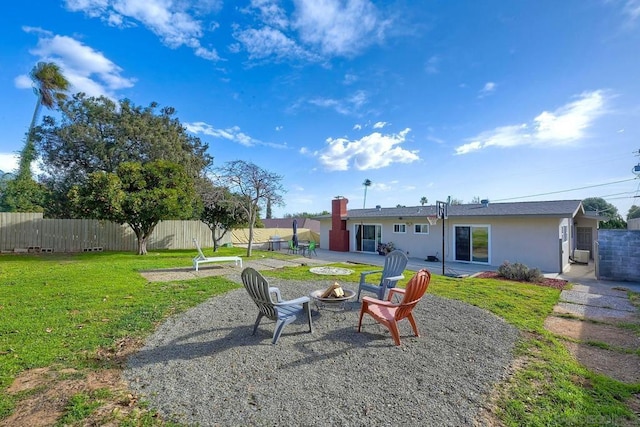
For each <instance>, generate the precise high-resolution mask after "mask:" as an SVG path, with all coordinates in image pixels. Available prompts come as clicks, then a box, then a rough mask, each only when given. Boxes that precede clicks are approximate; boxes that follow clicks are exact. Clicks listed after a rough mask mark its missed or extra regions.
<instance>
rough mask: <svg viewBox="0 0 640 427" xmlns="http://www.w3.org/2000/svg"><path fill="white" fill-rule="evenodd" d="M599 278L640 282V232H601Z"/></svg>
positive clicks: (599, 241)
mask: <svg viewBox="0 0 640 427" xmlns="http://www.w3.org/2000/svg"><path fill="white" fill-rule="evenodd" d="M598 278H599V279H604V280H625V281H632V282H640V230H599V233H598Z"/></svg>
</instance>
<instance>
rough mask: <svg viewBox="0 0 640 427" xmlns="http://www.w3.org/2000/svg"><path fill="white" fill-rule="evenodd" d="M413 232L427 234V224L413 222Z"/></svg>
mask: <svg viewBox="0 0 640 427" xmlns="http://www.w3.org/2000/svg"><path fill="white" fill-rule="evenodd" d="M413 234H429V224H414V226H413Z"/></svg>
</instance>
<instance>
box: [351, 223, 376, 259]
mask: <svg viewBox="0 0 640 427" xmlns="http://www.w3.org/2000/svg"><path fill="white" fill-rule="evenodd" d="M360 226H362V227H363V229H364V227H375V229H374V234H375V240H374V245H373V250H372V251H371V252H369V251H363V250H362V248H360V249H358V247H359V245H360V238H359V234H358V230H359V229H360ZM368 240H370V239H368ZM380 243H382V224H375V223H366V222H364V223H360V222H357V223H354V224H353V251H354V252H363V253H371V254H373V253H377V248H378V245H379V244H380Z"/></svg>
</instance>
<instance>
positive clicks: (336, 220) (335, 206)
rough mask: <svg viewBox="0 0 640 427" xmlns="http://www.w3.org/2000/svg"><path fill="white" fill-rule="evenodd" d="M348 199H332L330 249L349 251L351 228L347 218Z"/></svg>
mask: <svg viewBox="0 0 640 427" xmlns="http://www.w3.org/2000/svg"><path fill="white" fill-rule="evenodd" d="M347 203H349V200H348V199H344V198H340V199H333V200H332V201H331V230H329V250H330V251H337V252H349V230H347V220H345V219H342V218H344V217H346V216H347Z"/></svg>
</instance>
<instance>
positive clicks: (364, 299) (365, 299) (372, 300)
mask: <svg viewBox="0 0 640 427" xmlns="http://www.w3.org/2000/svg"><path fill="white" fill-rule="evenodd" d="M367 305H381V306H383V307H397V306H398V304H393V303H392V302H391V301H383V300H380V299H376V298H371V297H362V306H363V307H366V306H367Z"/></svg>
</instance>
